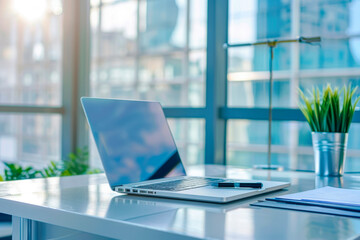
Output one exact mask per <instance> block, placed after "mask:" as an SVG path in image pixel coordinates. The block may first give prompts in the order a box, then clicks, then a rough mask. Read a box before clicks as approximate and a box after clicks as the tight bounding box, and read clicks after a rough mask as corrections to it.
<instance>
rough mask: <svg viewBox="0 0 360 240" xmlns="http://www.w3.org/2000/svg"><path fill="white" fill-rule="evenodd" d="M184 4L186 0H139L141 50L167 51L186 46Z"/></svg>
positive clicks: (185, 8) (185, 12)
mask: <svg viewBox="0 0 360 240" xmlns="http://www.w3.org/2000/svg"><path fill="white" fill-rule="evenodd" d="M186 5H187V1H186V0H176V1H174V0H170V1H169V0H140V6H139V7H140V23H139V25H140V26H139V27H140V28H139V32H140V49H141V51H159V50H161V51H169V50H172V49H179V48H180V49H181V48H184V47H185V46H186V35H187V29H186V15H187V6H186ZM160 9H162V10H160Z"/></svg>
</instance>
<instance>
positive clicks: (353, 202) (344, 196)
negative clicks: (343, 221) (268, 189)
mask: <svg viewBox="0 0 360 240" xmlns="http://www.w3.org/2000/svg"><path fill="white" fill-rule="evenodd" d="M276 199H290V200H301V201H308V202H322V203H333V204H339V205H346V206H356V207H360V190H354V189H345V188H334V187H323V188H317V189H314V190H309V191H305V192H299V193H293V194H287V195H283V196H279V197H277V198H276Z"/></svg>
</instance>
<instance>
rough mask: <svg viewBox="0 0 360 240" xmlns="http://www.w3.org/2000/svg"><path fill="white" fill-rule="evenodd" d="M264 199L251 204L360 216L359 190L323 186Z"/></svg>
mask: <svg viewBox="0 0 360 240" xmlns="http://www.w3.org/2000/svg"><path fill="white" fill-rule="evenodd" d="M266 200H267V201H259V202H257V203H254V204H251V205H252V206H258V207H272V208H282V209H290V210H297V211H306V212H316V213H324V214H331V215H340V216H348V217H359V218H360V190H354V189H344V188H334V187H323V188H318V189H314V190H310V191H305V192H299V193H294V194H288V195H283V196H279V197H276V198H267V199H266Z"/></svg>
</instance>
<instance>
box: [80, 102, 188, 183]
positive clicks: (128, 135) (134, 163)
mask: <svg viewBox="0 0 360 240" xmlns="http://www.w3.org/2000/svg"><path fill="white" fill-rule="evenodd" d="M81 102H82V105H83V108H84V111H85V115H86V117H87V119H88V122H89V125H90V129H91V131H92V134H93V136H94V140H95V143H96V146H97V149H98V151H99V154H100V157H101V161H102V164H103V166H104V170H105V173H106V176H107V179H108V181H109V183H110V186H111V187H112V188H114V187H116V186H119V185H122V184H127V183H135V182H140V181H145V180H151V179H157V178H163V177H172V176H183V175H185V170H184V167H183V164H182V163H181V159H180V156H179V153H178V150H177V148H176V145H175V142H174V139H173V137H172V134H171V132H170V129H169V126H168V124H167V121H166V118H165V116H164V113H163V110H162V108H161V105H160V103H158V102H147V101H128V100H115V99H100V98H85V97H84V98H81Z"/></svg>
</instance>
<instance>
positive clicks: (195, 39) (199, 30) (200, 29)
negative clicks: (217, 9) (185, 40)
mask: <svg viewBox="0 0 360 240" xmlns="http://www.w3.org/2000/svg"><path fill="white" fill-rule="evenodd" d="M206 9H207V1H206V0H190V26H189V27H190V29H189V45H190V48H194V49H199V48H203V49H204V48H206V35H207V29H206V25H207V23H206V21H207V14H206V13H207V11H206Z"/></svg>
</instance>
